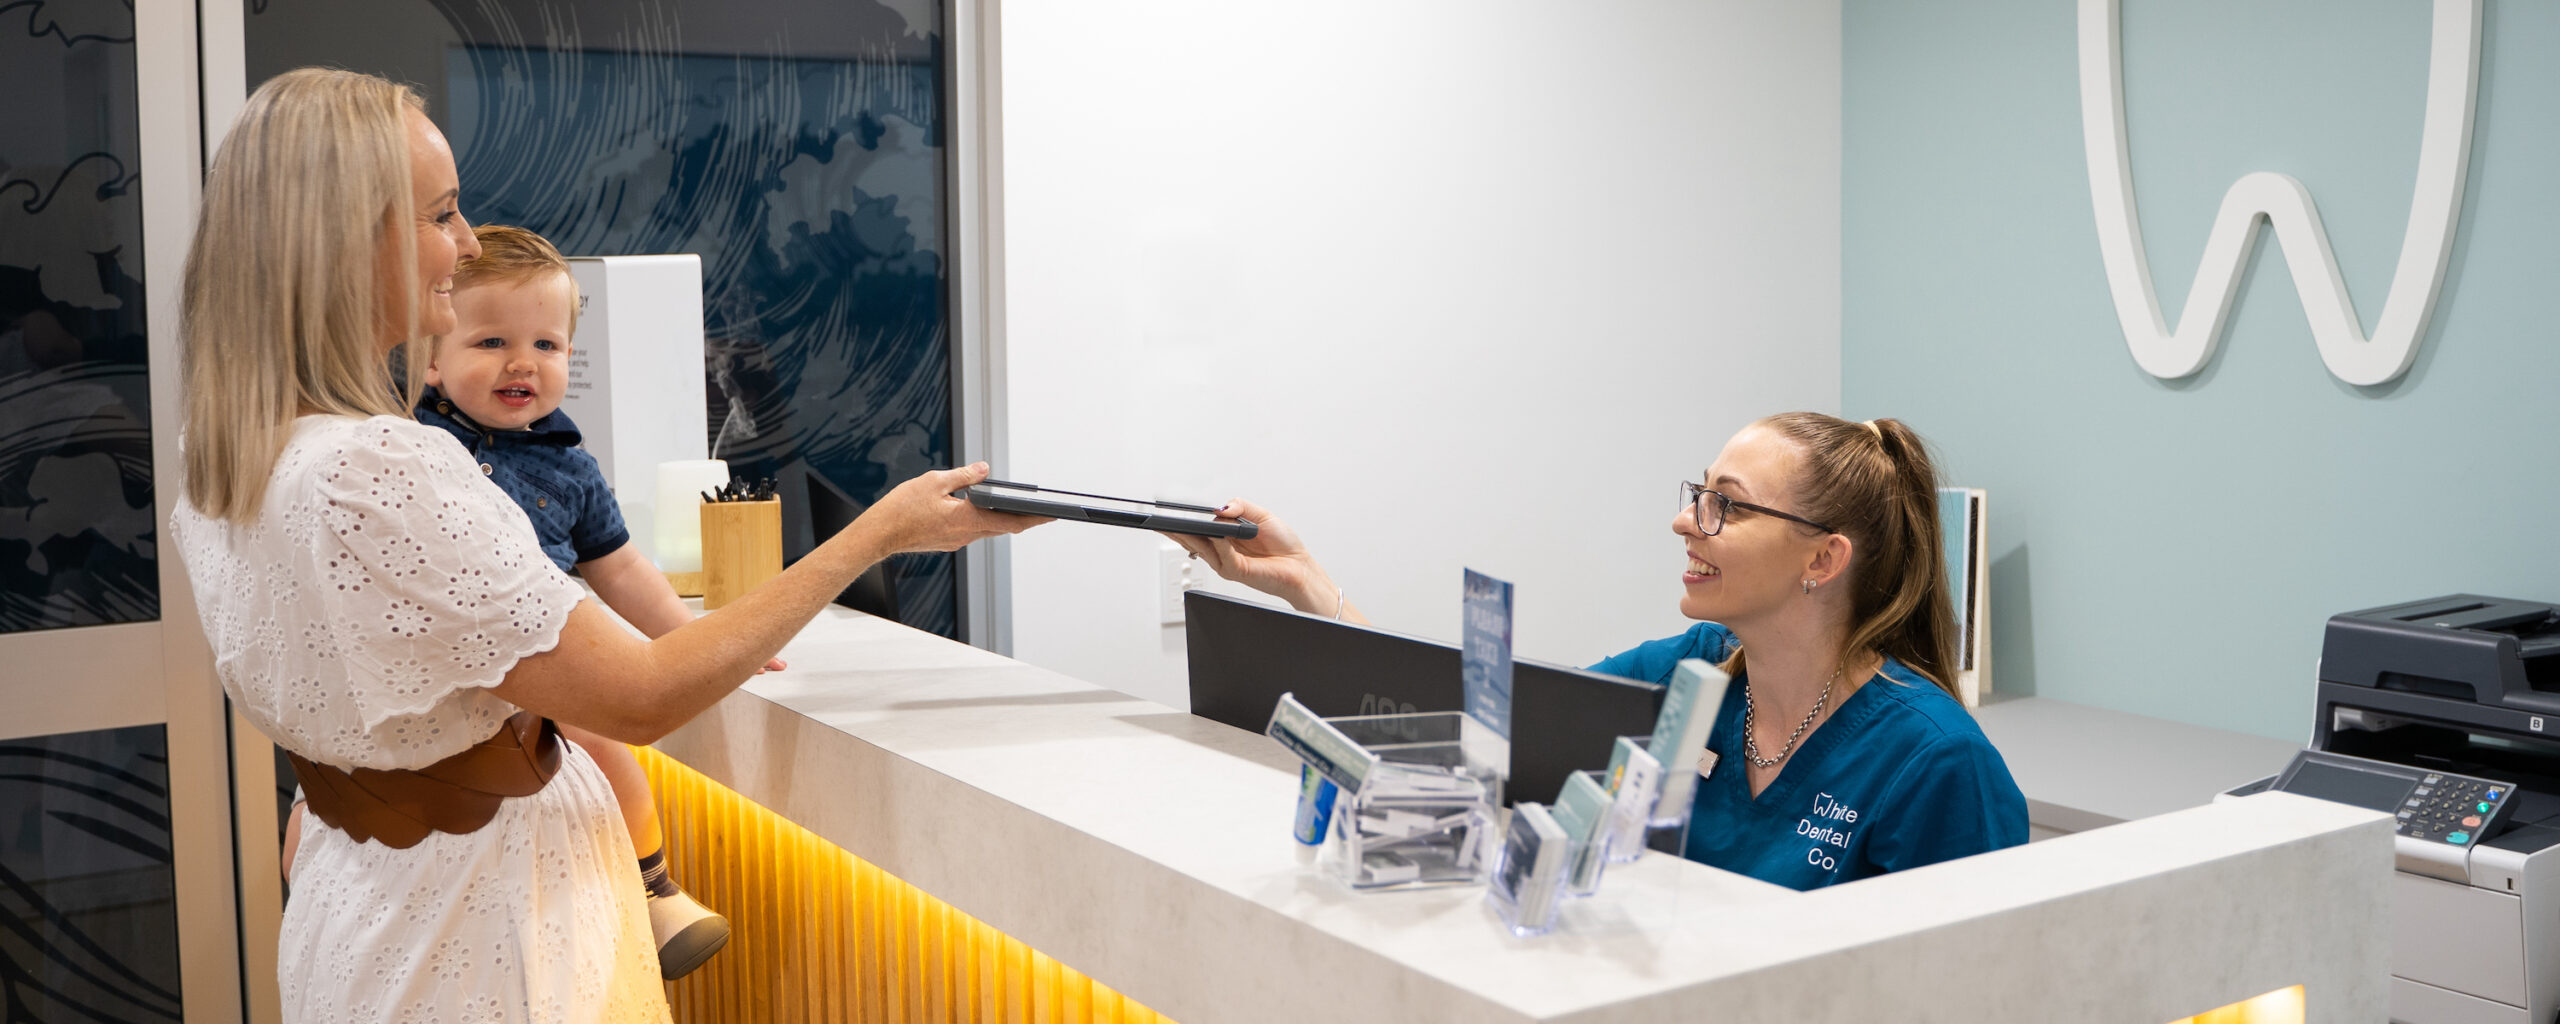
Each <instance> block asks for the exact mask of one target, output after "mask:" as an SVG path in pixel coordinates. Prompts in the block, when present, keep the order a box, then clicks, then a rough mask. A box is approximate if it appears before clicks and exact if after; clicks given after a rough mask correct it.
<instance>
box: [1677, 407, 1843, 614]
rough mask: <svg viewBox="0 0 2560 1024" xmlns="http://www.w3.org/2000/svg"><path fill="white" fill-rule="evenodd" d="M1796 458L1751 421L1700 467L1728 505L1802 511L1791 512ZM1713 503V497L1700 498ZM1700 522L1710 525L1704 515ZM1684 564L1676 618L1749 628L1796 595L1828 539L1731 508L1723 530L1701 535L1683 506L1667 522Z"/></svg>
mask: <svg viewBox="0 0 2560 1024" xmlns="http://www.w3.org/2000/svg"><path fill="white" fill-rule="evenodd" d="M1801 458H1802V453H1801V452H1799V451H1798V450H1797V448H1796V446H1795V445H1794V444H1792V443H1789V442H1788V441H1787V440H1786V439H1784V438H1781V437H1779V436H1778V435H1777V434H1775V433H1772V432H1770V431H1769V430H1768V429H1766V428H1764V427H1761V426H1759V425H1757V424H1755V425H1752V426H1749V427H1745V428H1743V429H1742V432H1741V433H1739V434H1735V435H1733V440H1731V441H1727V442H1725V446H1724V451H1722V452H1720V453H1718V454H1717V455H1716V461H1715V463H1714V464H1713V465H1711V466H1708V467H1707V472H1706V477H1705V481H1704V482H1705V484H1706V486H1707V487H1709V488H1712V489H1714V490H1717V491H1721V492H1723V493H1724V495H1725V496H1726V497H1729V498H1732V499H1734V500H1735V501H1747V502H1751V503H1753V504H1756V505H1766V506H1768V507H1770V508H1774V509H1778V510H1780V511H1785V512H1793V513H1796V514H1799V515H1801V514H1803V510H1801V509H1798V508H1796V507H1795V481H1796V474H1797V467H1798V464H1799V462H1800V461H1801ZM1700 500H1702V501H1708V502H1712V501H1714V500H1716V499H1715V498H1714V496H1712V495H1707V496H1703V497H1701V499H1700ZM1708 512H1709V514H1708V516H1707V521H1708V522H1709V523H1713V522H1714V521H1715V517H1714V514H1713V512H1714V510H1712V509H1710V510H1708ZM1671 532H1673V533H1675V534H1678V535H1679V536H1680V539H1681V545H1682V547H1683V548H1684V549H1685V550H1686V551H1687V553H1688V556H1689V559H1688V565H1687V566H1686V567H1685V571H1683V572H1682V573H1681V574H1680V584H1681V594H1680V614H1682V615H1685V616H1687V617H1689V618H1692V619H1700V620H1704V621H1709V622H1721V623H1724V624H1726V625H1735V624H1738V623H1749V622H1751V621H1753V620H1755V619H1758V618H1760V617H1761V616H1763V615H1765V614H1767V613H1768V612H1769V611H1770V610H1771V609H1774V608H1777V607H1779V606H1780V605H1781V604H1782V603H1783V602H1785V601H1787V600H1789V599H1791V598H1800V597H1801V596H1802V595H1803V592H1804V591H1803V581H1804V579H1805V578H1806V576H1807V570H1808V569H1809V567H1810V566H1811V565H1812V563H1813V560H1814V558H1815V556H1816V555H1818V554H1820V552H1821V550H1822V547H1823V544H1824V541H1825V539H1826V538H1827V536H1828V535H1827V534H1821V533H1817V532H1815V531H1814V529H1813V528H1812V527H1809V526H1804V525H1802V524H1798V523H1791V522H1788V521H1786V520H1784V519H1779V518H1776V517H1774V516H1767V515H1762V514H1759V513H1756V512H1752V511H1750V510H1749V509H1742V508H1736V509H1733V510H1732V512H1731V514H1730V516H1729V518H1727V520H1726V521H1725V524H1724V529H1723V530H1722V531H1720V532H1718V533H1717V534H1716V535H1715V536H1712V537H1710V536H1707V535H1706V533H1705V532H1704V531H1702V530H1700V529H1699V528H1698V515H1697V513H1696V512H1695V511H1693V510H1692V508H1690V507H1688V506H1683V507H1682V508H1681V509H1680V510H1679V512H1678V513H1677V514H1675V515H1674V516H1672V519H1671Z"/></svg>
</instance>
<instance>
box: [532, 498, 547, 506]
mask: <svg viewBox="0 0 2560 1024" xmlns="http://www.w3.org/2000/svg"><path fill="white" fill-rule="evenodd" d="M533 507H535V508H550V507H551V499H549V498H535V499H533Z"/></svg>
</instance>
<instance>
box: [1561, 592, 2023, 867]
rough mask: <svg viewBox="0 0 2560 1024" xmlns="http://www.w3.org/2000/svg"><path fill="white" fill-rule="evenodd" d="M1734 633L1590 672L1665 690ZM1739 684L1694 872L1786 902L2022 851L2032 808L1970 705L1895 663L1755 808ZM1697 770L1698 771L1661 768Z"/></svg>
mask: <svg viewBox="0 0 2560 1024" xmlns="http://www.w3.org/2000/svg"><path fill="white" fill-rule="evenodd" d="M1734 644H1735V641H1734V638H1733V633H1732V632H1731V631H1730V630H1727V629H1725V628H1724V627H1723V626H1720V625H1717V624H1715V623H1712V622H1702V623H1699V624H1698V625H1696V626H1692V627H1690V629H1689V631H1688V632H1686V633H1682V634H1680V635H1678V636H1672V637H1666V638H1664V639H1661V640H1655V641H1653V642H1651V643H1647V644H1642V645H1639V646H1637V647H1635V648H1634V649H1632V650H1628V651H1625V652H1622V653H1619V654H1617V655H1614V656H1612V657H1610V658H1608V659H1606V660H1603V661H1601V662H1600V663H1599V664H1597V665H1594V666H1592V667H1591V668H1592V671H1595V672H1605V673H1608V674H1610V675H1615V676H1624V677H1626V678H1630V679H1644V680H1650V681H1653V682H1657V683H1667V682H1669V681H1670V679H1671V671H1672V668H1673V667H1674V666H1676V665H1678V664H1679V662H1680V661H1681V659H1684V658H1698V659H1701V660H1704V661H1707V662H1710V663H1720V662H1722V661H1724V660H1725V659H1726V658H1728V657H1731V656H1732V654H1733V648H1734ZM1742 690H1743V680H1741V679H1735V680H1734V681H1733V685H1732V686H1729V687H1726V688H1725V694H1724V703H1723V705H1722V706H1721V707H1719V708H1718V709H1717V712H1716V722H1715V727H1714V730H1713V731H1712V732H1711V733H1710V734H1709V735H1708V737H1707V748H1708V749H1710V750H1713V751H1715V753H1716V767H1715V770H1714V772H1712V773H1711V774H1709V775H1708V776H1707V777H1706V778H1704V779H1700V780H1698V789H1697V795H1696V797H1695V798H1694V799H1693V802H1692V804H1691V809H1690V815H1689V834H1688V836H1687V842H1686V846H1685V849H1684V852H1685V853H1686V855H1687V856H1688V857H1689V859H1691V860H1694V861H1698V862H1700V863H1703V864H1710V865H1713V866H1715V867H1720V868H1723V869H1725V870H1727V871H1732V872H1736V873H1738V874H1745V875H1749V876H1751V877H1753V878H1758V879H1761V880H1763V881H1767V882H1774V883H1777V884H1779V885H1783V886H1787V887H1789V888H1794V889H1816V888H1820V887H1822V886H1826V885H1833V884H1836V883H1840V882H1847V881H1852V880H1855V879H1860V878H1866V877H1870V876H1873V875H1880V874H1884V873H1885V872H1888V871H1900V870H1903V869H1905V868H1916V867H1919V866H1921V865H1923V864H1935V863H1937V862H1939V861H1945V860H1954V859H1955V858H1958V857H1965V856H1970V855H1972V854H1976V853H1982V852H1985V851H1989V850H1997V849H2001V848H2003V847H2010V846H2017V845H2020V844H2022V843H2025V842H2026V841H2027V799H2026V796H2025V795H2024V794H2022V793H2020V792H2019V791H2018V784H2017V782H2016V781H2015V780H2013V779H2011V778H2010V777H2009V766H2008V763H2007V762H2005V761H2003V760H2001V757H2000V752H1999V751H1998V750H1996V749H1994V748H1993V747H1992V746H1991V741H1990V739H1989V738H1987V737H1985V736H1983V734H1982V729H1981V727H1980V726H1977V725H1975V724H1974V721H1973V716H1972V715H1971V714H1970V713H1968V712H1967V711H1965V709H1964V705H1962V704H1960V703H1957V701H1956V699H1955V698H1953V697H1950V696H1948V695H1947V694H1946V691H1944V690H1940V689H1938V687H1937V686H1936V684H1933V683H1931V682H1929V681H1928V680H1927V679H1925V678H1923V677H1922V676H1921V675H1920V674H1919V673H1917V672H1914V671H1912V670H1911V669H1910V668H1909V667H1908V666H1906V665H1904V664H1902V663H1901V662H1899V661H1896V660H1894V659H1891V658H1887V659H1885V662H1884V667H1883V668H1882V669H1881V670H1879V671H1878V672H1877V673H1876V675H1874V676H1872V677H1870V678H1869V679H1868V680H1867V683H1866V685H1864V686H1861V687H1859V688H1858V690H1857V692H1856V693H1853V694H1850V695H1849V698H1848V699H1847V700H1845V701H1842V702H1841V703H1840V706H1839V708H1838V709H1837V710H1835V711H1833V712H1832V714H1831V717H1830V718H1829V719H1827V720H1825V721H1824V722H1823V723H1822V725H1821V726H1820V727H1818V728H1816V729H1814V731H1813V732H1812V733H1811V734H1809V735H1807V736H1806V737H1805V738H1804V744H1803V746H1801V747H1799V748H1797V750H1796V752H1795V753H1794V755H1792V756H1791V757H1789V758H1788V759H1787V763H1786V764H1785V766H1783V767H1781V768H1780V769H1779V770H1778V777H1777V778H1776V779H1775V780H1773V781H1771V782H1770V783H1769V788H1767V789H1764V790H1762V791H1760V795H1759V796H1758V797H1756V798H1755V797H1753V796H1752V795H1751V784H1750V782H1749V780H1748V779H1746V778H1745V771H1744V765H1745V761H1744V759H1743V753H1742ZM1664 768H1665V769H1666V770H1670V771H1696V770H1697V766H1696V765H1665V766H1664Z"/></svg>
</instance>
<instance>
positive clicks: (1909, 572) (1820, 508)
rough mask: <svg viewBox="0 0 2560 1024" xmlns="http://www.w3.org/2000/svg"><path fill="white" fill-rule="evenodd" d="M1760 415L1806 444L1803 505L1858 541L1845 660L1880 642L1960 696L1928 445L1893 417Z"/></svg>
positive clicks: (1808, 514) (1806, 512)
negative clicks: (1852, 418) (1860, 419)
mask: <svg viewBox="0 0 2560 1024" xmlns="http://www.w3.org/2000/svg"><path fill="white" fill-rule="evenodd" d="M1760 425H1761V426H1765V427H1767V428H1769V429H1770V430H1771V431H1773V432H1775V433H1777V434H1778V435H1779V436H1780V437H1784V438H1786V439H1788V440H1789V441H1792V442H1794V443H1796V444H1797V445H1798V446H1799V447H1801V448H1802V449H1803V450H1804V454H1805V459H1804V462H1803V466H1804V471H1803V477H1802V478H1801V479H1800V480H1798V481H1797V488H1796V490H1797V497H1796V503H1797V505H1798V506H1799V507H1798V510H1797V511H1798V512H1799V514H1801V515H1803V516H1805V518H1808V519H1813V520H1817V521H1820V522H1824V523H1829V524H1831V526H1832V527H1833V528H1834V529H1836V530H1838V531H1839V532H1840V533H1841V534H1842V535H1843V536H1846V537H1848V538H1849V542H1850V544H1851V546H1852V548H1851V550H1852V552H1853V553H1852V555H1851V562H1850V567H1849V578H1848V580H1847V581H1846V582H1847V583H1848V585H1849V586H1850V587H1851V591H1850V601H1849V632H1848V635H1847V636H1846V637H1844V638H1843V640H1842V643H1841V649H1840V657H1841V660H1842V661H1843V663H1846V661H1847V660H1848V659H1849V658H1852V657H1854V656H1856V655H1857V654H1858V652H1860V651H1866V650H1874V651H1876V652H1877V653H1880V654H1883V655H1885V656H1887V657H1890V658H1893V659H1894V660H1896V661H1899V662H1901V663H1903V664H1904V665H1906V666H1908V667H1910V669H1911V670H1912V671H1914V672H1918V673H1919V674H1920V675H1922V676H1924V677H1926V678H1927V679H1928V680H1929V681H1930V682H1932V683H1936V684H1937V686H1938V688H1939V689H1941V690H1945V691H1946V692H1947V695H1948V696H1950V697H1953V696H1956V695H1957V694H1956V688H1955V672H1954V668H1955V663H1956V659H1955V654H1956V642H1955V609H1954V606H1953V605H1951V604H1950V603H1949V602H1948V597H1947V565H1946V559H1945V554H1944V552H1945V546H1944V543H1943V541H1942V537H1941V534H1940V527H1939V523H1938V470H1937V466H1936V464H1935V463H1934V462H1933V461H1932V460H1931V459H1930V457H1929V449H1928V445H1927V444H1926V443H1924V442H1922V441H1921V440H1920V435H1918V434H1916V433H1913V432H1912V430H1911V428H1910V427H1908V426H1905V425H1904V424H1903V423H1902V421H1901V420H1894V419H1877V420H1869V421H1867V422H1865V423H1854V422H1851V421H1848V420H1844V419H1841V418H1839V417H1836V416H1826V415H1823V414H1821V413H1813V412H1791V413H1781V414H1779V415H1776V416H1771V417H1769V418H1767V419H1764V420H1761V421H1760Z"/></svg>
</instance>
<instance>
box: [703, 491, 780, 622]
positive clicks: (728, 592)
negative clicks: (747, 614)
mask: <svg viewBox="0 0 2560 1024" xmlns="http://www.w3.org/2000/svg"><path fill="white" fill-rule="evenodd" d="M781 572H782V502H781V501H780V500H776V499H768V500H765V501H708V502H704V503H703V504H702V576H703V582H702V607H703V610H705V611H709V610H710V609H713V608H718V607H720V606H721V605H724V604H728V603H729V602H731V601H734V600H737V599H738V595H740V594H744V593H746V592H747V591H750V590H753V589H755V588H756V585H757V584H759V583H763V582H764V581H766V580H769V579H772V578H774V577H775V576H776V575H779V574H780V573H781Z"/></svg>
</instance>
